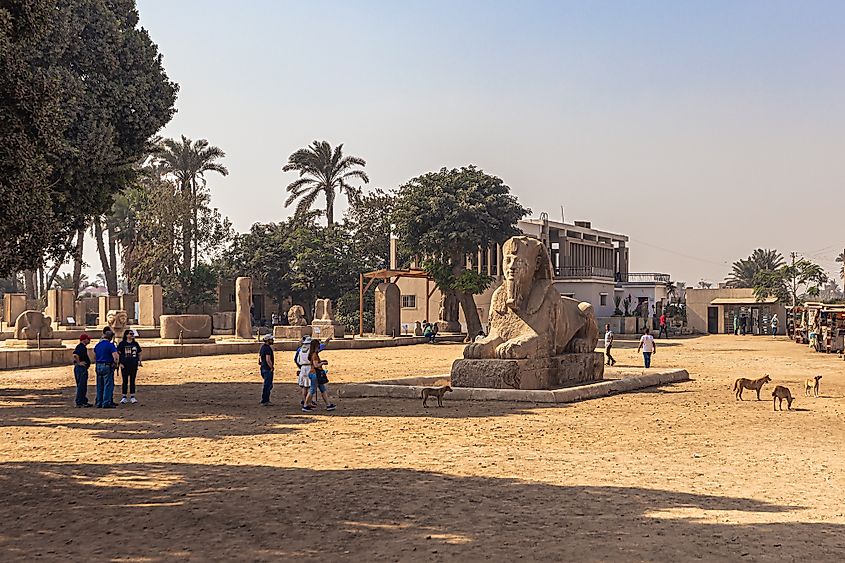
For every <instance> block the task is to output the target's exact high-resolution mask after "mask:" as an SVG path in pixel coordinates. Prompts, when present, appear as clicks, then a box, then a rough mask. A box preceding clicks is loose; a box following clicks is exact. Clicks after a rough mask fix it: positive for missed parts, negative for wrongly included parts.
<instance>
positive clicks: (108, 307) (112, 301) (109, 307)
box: [97, 295, 120, 326]
mask: <svg viewBox="0 0 845 563" xmlns="http://www.w3.org/2000/svg"><path fill="white" fill-rule="evenodd" d="M99 304H100V317H99V318H98V319H97V323H98V324H99V325H100V326H103V325H105V324H106V322H107V321H106V317H107V316H108V314H109V311H119V310H120V297H117V296H114V295H101V296H100V299H99Z"/></svg>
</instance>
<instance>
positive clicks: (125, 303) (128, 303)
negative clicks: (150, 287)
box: [119, 293, 138, 321]
mask: <svg viewBox="0 0 845 563" xmlns="http://www.w3.org/2000/svg"><path fill="white" fill-rule="evenodd" d="M137 301H138V299H137V298H136V297H135V295H134V294H132V293H124V294H123V295H121V296H120V307H119V309H120V310H121V311H126V316H127V317H128V318H129V320H136V321H137V320H138V319H136V318H135V303H136V302H137Z"/></svg>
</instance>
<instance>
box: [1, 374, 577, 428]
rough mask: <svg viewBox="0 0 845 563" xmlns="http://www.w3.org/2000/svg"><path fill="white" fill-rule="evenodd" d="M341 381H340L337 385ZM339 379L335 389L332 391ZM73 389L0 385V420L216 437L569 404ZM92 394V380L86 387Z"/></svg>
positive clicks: (288, 390) (164, 388)
mask: <svg viewBox="0 0 845 563" xmlns="http://www.w3.org/2000/svg"><path fill="white" fill-rule="evenodd" d="M338 385H343V384H342V383H341V384H338ZM336 387H337V385H332V386H331V388H330V393H331V397H334V398H336V395H335V394H334V393H332V389H335V388H336ZM74 393H75V389H74V388H73V387H64V388H61V389H51V390H43V389H22V388H0V427H3V426H33V427H42V428H44V427H47V428H53V427H57V426H63V427H67V428H72V429H79V430H89V431H93V432H95V437H97V438H102V439H117V440H156V439H169V438H192V437H199V438H206V439H219V438H225V437H227V436H251V435H273V434H287V433H290V432H295V431H297V430H299V429H302V428H303V425H307V424H308V423H310V422H313V421H314V420H315V419H317V418H322V417H334V416H342V417H356V416H367V417H436V418H461V419H465V418H468V417H495V416H508V415H512V414H524V415H526V414H527V415H530V414H531V413H532V410H533V409H534V408H537V407H542V408H565V406H564V405H542V404H538V405H534V404H532V403H507V402H498V401H490V402H478V401H467V402H457V401H449V399H448V396H447V398H446V401H445V407H443V408H435V407H432V408H423V407H422V401H421V400H419V401H418V400H413V401H412V400H407V399H390V400H384V399H344V400H343V401H341V402H339V406H338V410H336V411H334V412H327V411H326V410H325V408H324V407H325V405H324V404H322V403H320V405H319V407H318V409H317V410H315V411H314V412H312V413H303V412H301V410H300V404H299V401H300V399H301V395H300V390H299V387H297V386H296V385H294V384H292V383H281V384H278V383H277V384H276V385H275V386H274V388H273V395H272V400H273V403H274V404H273V406H271V407H262V406H260V405H259V404H258V402H259V398H260V394H261V383H244V382H233V383H194V382H189V383H181V384H175V385H144V386H143V387H141V388H139V397H140V399H141V402H140V403H139V404H138V405H122V406H120V407H118V408H116V409H96V408H87V409H78V408H75V407H73V400H74ZM88 397H89V400H93V397H94V387H93V386H89V392H88Z"/></svg>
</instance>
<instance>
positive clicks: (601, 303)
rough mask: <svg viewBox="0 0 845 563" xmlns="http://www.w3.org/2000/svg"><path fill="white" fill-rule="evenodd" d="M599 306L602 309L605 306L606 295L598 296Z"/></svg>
mask: <svg viewBox="0 0 845 563" xmlns="http://www.w3.org/2000/svg"><path fill="white" fill-rule="evenodd" d="M599 304H600V305H601V306H602V307H606V306H607V293H602V294H600V295H599Z"/></svg>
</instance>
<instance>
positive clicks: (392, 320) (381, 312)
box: [375, 283, 402, 336]
mask: <svg viewBox="0 0 845 563" xmlns="http://www.w3.org/2000/svg"><path fill="white" fill-rule="evenodd" d="M375 297H376V323H375V324H376V326H375V332H376V334H380V335H382V336H399V335H400V334H401V333H402V297H401V292H400V291H399V286H398V285H396V284H395V283H380V284H379V285H377V286H376V295H375Z"/></svg>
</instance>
